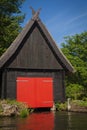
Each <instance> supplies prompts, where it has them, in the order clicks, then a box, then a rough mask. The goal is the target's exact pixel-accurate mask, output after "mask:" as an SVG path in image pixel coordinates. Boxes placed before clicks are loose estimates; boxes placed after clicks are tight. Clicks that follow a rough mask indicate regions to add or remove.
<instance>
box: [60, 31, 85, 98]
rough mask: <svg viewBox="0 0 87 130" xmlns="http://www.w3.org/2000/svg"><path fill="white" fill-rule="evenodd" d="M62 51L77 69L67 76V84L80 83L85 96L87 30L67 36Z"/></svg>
mask: <svg viewBox="0 0 87 130" xmlns="http://www.w3.org/2000/svg"><path fill="white" fill-rule="evenodd" d="M62 51H63V53H64V54H65V55H66V57H67V58H68V59H69V61H70V62H71V63H72V65H73V66H74V68H75V69H76V73H74V74H72V75H69V76H67V78H66V86H72V84H78V86H82V87H83V88H84V90H85V91H84V96H87V32H83V33H81V34H76V35H74V36H69V37H65V43H62ZM70 84H71V85H70ZM75 91H76V90H75ZM77 97H79V96H77Z"/></svg>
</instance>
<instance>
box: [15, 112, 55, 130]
mask: <svg viewBox="0 0 87 130" xmlns="http://www.w3.org/2000/svg"><path fill="white" fill-rule="evenodd" d="M18 130H54V114H53V113H52V112H48V113H33V114H31V115H30V117H28V118H27V119H26V120H25V121H24V122H20V123H19V124H18Z"/></svg>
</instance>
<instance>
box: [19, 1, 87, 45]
mask: <svg viewBox="0 0 87 130" xmlns="http://www.w3.org/2000/svg"><path fill="white" fill-rule="evenodd" d="M30 6H32V7H33V8H34V9H35V10H36V11H37V10H38V9H39V8H41V12H40V19H41V20H42V22H43V23H44V24H45V26H46V28H47V29H48V31H49V32H50V34H51V36H52V37H53V39H54V40H55V42H56V43H57V44H58V45H59V46H60V45H61V43H62V42H64V37H65V36H71V35H74V34H77V33H81V32H83V31H87V0H25V2H24V3H23V5H22V8H21V10H22V12H23V13H25V14H26V17H25V20H24V22H23V24H22V26H25V24H26V23H27V22H28V21H29V20H30V19H31V17H32V13H31V10H30V9H29V7H30Z"/></svg>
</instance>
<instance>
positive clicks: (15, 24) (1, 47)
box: [0, 0, 25, 56]
mask: <svg viewBox="0 0 87 130" xmlns="http://www.w3.org/2000/svg"><path fill="white" fill-rule="evenodd" d="M23 2H24V0H0V56H1V55H2V53H4V52H5V51H6V49H7V48H8V47H9V46H10V44H11V43H12V42H13V40H14V39H15V38H16V36H17V35H18V33H19V32H20V31H21V29H22V28H21V26H20V23H21V22H23V19H24V16H25V15H24V14H22V13H21V9H20V8H21V5H22V4H23Z"/></svg>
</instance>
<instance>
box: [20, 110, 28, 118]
mask: <svg viewBox="0 0 87 130" xmlns="http://www.w3.org/2000/svg"><path fill="white" fill-rule="evenodd" d="M28 115H29V111H28V109H22V110H21V111H20V117H22V118H25V117H27V116H28Z"/></svg>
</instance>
